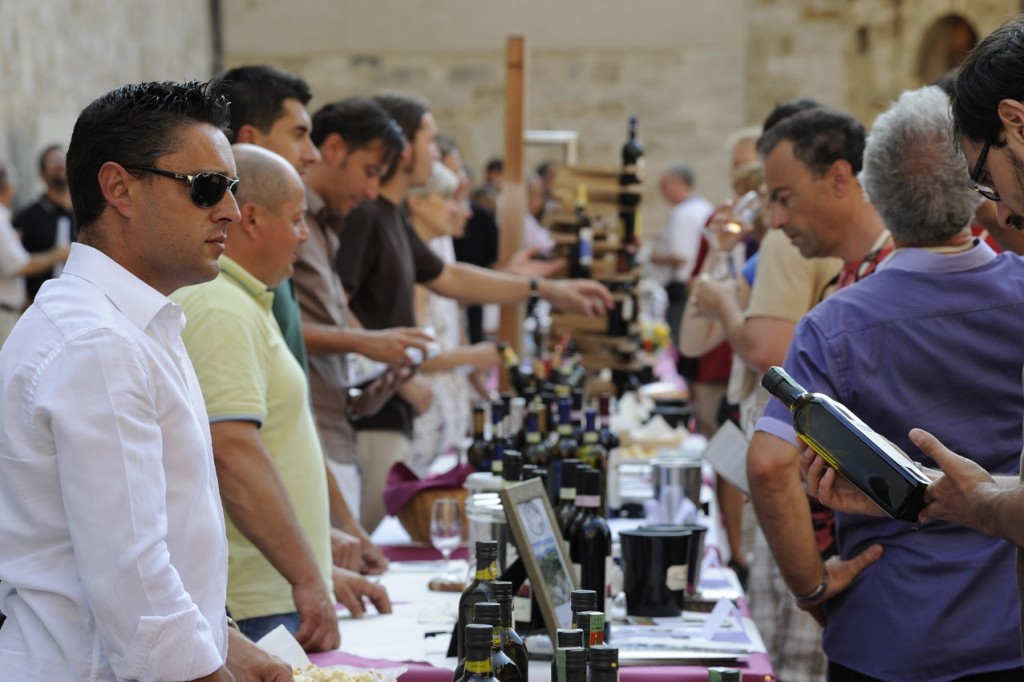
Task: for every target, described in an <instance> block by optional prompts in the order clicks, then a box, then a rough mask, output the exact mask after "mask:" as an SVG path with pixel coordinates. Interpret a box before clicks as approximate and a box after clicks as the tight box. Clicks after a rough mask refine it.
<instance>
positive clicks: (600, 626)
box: [576, 611, 604, 654]
mask: <svg viewBox="0 0 1024 682" xmlns="http://www.w3.org/2000/svg"><path fill="white" fill-rule="evenodd" d="M576 617H577V618H578V619H579V627H580V630H583V648H584V649H586V650H587V653H588V654H589V652H590V649H591V648H592V647H594V646H596V645H598V644H604V613H602V612H601V611H581V612H580V613H578V614H576Z"/></svg>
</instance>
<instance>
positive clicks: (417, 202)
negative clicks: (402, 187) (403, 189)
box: [405, 194, 423, 213]
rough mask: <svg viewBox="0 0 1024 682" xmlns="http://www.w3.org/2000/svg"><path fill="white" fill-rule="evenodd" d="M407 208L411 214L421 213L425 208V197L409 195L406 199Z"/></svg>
mask: <svg viewBox="0 0 1024 682" xmlns="http://www.w3.org/2000/svg"><path fill="white" fill-rule="evenodd" d="M405 203H406V206H408V207H409V213H419V212H420V208H421V207H422V206H423V196H422V195H419V194H407V195H406V197H405Z"/></svg>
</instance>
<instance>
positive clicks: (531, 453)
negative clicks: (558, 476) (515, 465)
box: [523, 405, 549, 466]
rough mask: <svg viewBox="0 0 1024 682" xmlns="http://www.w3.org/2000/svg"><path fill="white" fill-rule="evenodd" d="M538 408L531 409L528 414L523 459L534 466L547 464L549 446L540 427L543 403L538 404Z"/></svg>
mask: <svg viewBox="0 0 1024 682" xmlns="http://www.w3.org/2000/svg"><path fill="white" fill-rule="evenodd" d="M535 407H536V408H537V409H534V410H531V412H530V413H529V414H528V415H526V438H525V440H526V450H525V451H524V452H523V460H524V461H525V462H526V463H527V464H533V465H534V466H547V464H548V455H549V453H548V446H547V445H546V444H545V443H544V439H543V438H542V437H541V434H540V429H539V427H538V423H537V420H538V417H539V409H540V408H542V407H543V406H542V405H536V406H535Z"/></svg>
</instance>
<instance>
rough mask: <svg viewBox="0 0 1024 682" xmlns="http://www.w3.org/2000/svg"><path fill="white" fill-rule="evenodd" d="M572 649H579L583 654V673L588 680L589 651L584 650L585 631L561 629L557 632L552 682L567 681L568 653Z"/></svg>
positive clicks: (552, 661) (552, 662)
mask: <svg viewBox="0 0 1024 682" xmlns="http://www.w3.org/2000/svg"><path fill="white" fill-rule="evenodd" d="M570 649H577V650H579V651H580V652H582V654H583V673H584V679H586V677H585V676H586V672H587V671H586V668H587V650H586V649H584V648H583V630H580V629H578V628H577V629H574V630H566V629H562V628H559V629H557V630H555V655H554V656H552V657H551V682H557V681H559V680H561V681H562V682H564V681H565V676H566V673H567V671H566V659H567V656H566V652H568V651H569V650H570Z"/></svg>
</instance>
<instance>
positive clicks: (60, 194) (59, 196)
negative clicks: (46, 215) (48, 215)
mask: <svg viewBox="0 0 1024 682" xmlns="http://www.w3.org/2000/svg"><path fill="white" fill-rule="evenodd" d="M46 198H47V199H49V200H50V201H52V202H53V203H55V204H57V205H58V206H60V207H61V208H63V209H64V210H65V211H70V210H71V192H70V191H68V190H66V189H65V190H55V189H50V188H47V190H46Z"/></svg>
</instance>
